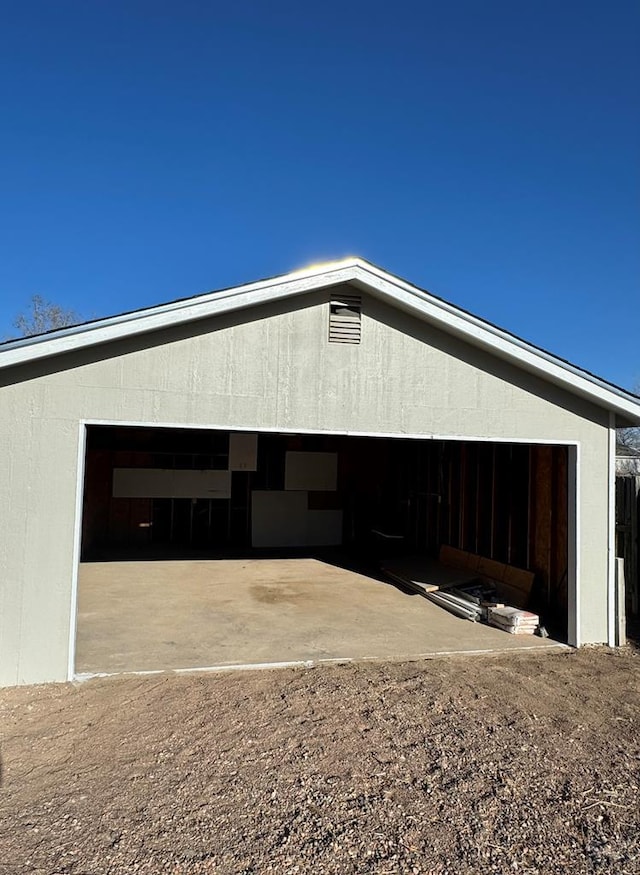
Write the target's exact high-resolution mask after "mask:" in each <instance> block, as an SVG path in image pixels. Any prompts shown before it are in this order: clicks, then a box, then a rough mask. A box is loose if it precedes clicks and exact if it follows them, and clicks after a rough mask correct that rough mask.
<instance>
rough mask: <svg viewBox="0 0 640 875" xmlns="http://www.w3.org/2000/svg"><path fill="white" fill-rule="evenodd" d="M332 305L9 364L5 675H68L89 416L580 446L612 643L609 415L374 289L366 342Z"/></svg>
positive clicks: (2, 548)
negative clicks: (81, 453)
mask: <svg viewBox="0 0 640 875" xmlns="http://www.w3.org/2000/svg"><path fill="white" fill-rule="evenodd" d="M326 300H328V298H327V296H326V294H314V296H312V297H309V298H307V300H306V301H305V302H304V303H305V304H306V305H307V306H300V305H299V304H298V305H296V306H297V307H299V308H298V309H294V310H292V311H290V312H283V311H282V309H281V308H278V307H275V306H271V307H268V306H265V307H262V308H260V309H256V310H254V311H251V312H250V313H249V314H246V315H245V316H244V317H243V316H242V315H236V316H226V317H222V318H220V319H219V320H218V321H211V322H209V323H207V324H204V323H203V324H200V325H199V326H196V327H194V326H192V327H191V328H190V329H187V328H180V329H175V330H172V331H166V332H163V334H162V335H156V336H155V337H152V336H150V337H148V338H146V339H143V338H141V339H138V340H132V341H127V342H126V343H120V344H115V345H113V346H112V347H104V348H99V347H96V348H94V349H93V350H92V351H90V352H88V353H83V354H81V355H80V354H78V355H76V354H70V355H69V356H68V357H67V358H61V359H59V360H58V361H56V360H51V361H50V363H49V364H48V365H47V366H42V365H40V366H33V367H31V368H28V367H23V368H22V369H20V370H17V371H16V372H15V373H14V376H13V379H19V380H20V381H19V382H16V383H13V384H12V383H11V379H12V377H11V374H10V373H7V372H5V376H4V380H5V382H6V383H7V384H6V385H3V386H0V439H1V444H2V451H3V452H2V461H1V463H0V514H1V519H2V524H1V528H0V562H1V563H2V566H1V567H2V619H1V620H0V623H1V625H0V635H1V638H0V683H2V684H12V683H29V682H37V681H44V680H63V679H65V678H66V676H67V661H68V643H69V630H70V605H71V601H72V588H71V587H72V578H73V559H72V557H73V535H74V526H75V522H76V520H75V508H76V482H77V473H76V472H77V469H78V436H79V422H80V420H87V419H89V420H108V421H115V422H136V423H138V422H140V423H166V424H169V423H170V424H176V425H178V424H186V425H200V426H219V427H230V428H233V427H244V428H249V429H256V430H259V429H269V428H270V429H300V430H327V431H339V432H345V431H352V432H366V433H380V434H384V433H389V434H398V433H406V434H424V435H432V434H434V435H440V436H460V437H472V438H490V439H502V440H509V439H525V440H529V441H532V442H535V441H542V440H554V441H561V442H562V441H567V442H573V441H577V442H579V443H580V448H581V449H580V454H581V455H580V458H581V470H580V474H581V477H580V482H581V487H580V499H581V500H580V521H581V533H580V537H581V551H580V559H581V569H582V575H581V609H580V620H581V626H582V635H583V641H585V642H586V641H603V640H605V638H606V577H607V446H608V443H607V441H608V431H607V422H608V419H607V413H606V412H605V411H603V410H600V409H598V408H595V407H593V406H592V405H590V404H588V403H587V402H584V401H581V400H579V399H577V398H574V397H572V396H569V395H568V394H566V393H564V392H562V391H561V390H559V389H556V388H553V387H551V386H547V385H546V384H544V383H543V382H542V381H540V380H538V379H537V378H534V377H531V376H528V375H526V374H524V373H522V372H519V371H517V370H516V369H514V368H513V367H512V366H510V365H508V364H506V363H503V362H500V361H498V360H496V359H494V358H492V357H491V356H489V355H487V354H486V353H481V352H479V351H477V350H474V349H473V348H471V347H469V346H466V345H464V344H462V343H460V342H458V341H454V340H453V339H450V338H448V337H447V336H445V335H444V334H442V333H441V332H438V331H434V330H431V329H429V328H428V327H427V326H425V325H422V324H421V323H418V322H417V321H415V320H414V319H412V318H411V317H409V316H405V315H404V314H402V313H400V312H398V311H395V310H391V309H390V308H388V307H387V306H386V305H383V304H381V303H379V302H376V301H373V300H365V302H364V313H363V324H362V343H361V344H360V345H353V346H350V345H341V344H329V343H328V342H327V331H328V323H327V320H328V307H327V305H326ZM247 317H248V318H247ZM244 319H246V321H243V320H244ZM194 331H195V332H196V333H195V336H189V333H190V332H191V333H193V332H194ZM197 332H202V333H197ZM91 358H94V359H95V360H93V361H92V360H91Z"/></svg>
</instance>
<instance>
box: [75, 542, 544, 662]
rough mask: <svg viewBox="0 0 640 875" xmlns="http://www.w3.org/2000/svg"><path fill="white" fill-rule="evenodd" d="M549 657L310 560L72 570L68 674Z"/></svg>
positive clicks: (526, 641)
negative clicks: (74, 591)
mask: <svg viewBox="0 0 640 875" xmlns="http://www.w3.org/2000/svg"><path fill="white" fill-rule="evenodd" d="M554 646H557V645H555V644H554V643H553V642H550V641H548V640H544V639H541V638H538V637H533V636H517V635H509V634H507V633H506V632H501V631H500V630H498V629H493V628H491V627H489V626H485V625H482V624H479V623H470V622H469V621H467V620H461V619H458V618H457V617H454V616H453V615H451V614H449V613H448V612H446V611H444V610H442V609H441V608H438V607H437V606H436V605H434V604H432V603H431V602H429V601H428V600H427V599H425V598H423V597H422V596H420V595H408V594H406V593H404V592H402V591H401V590H399V589H397V588H396V587H395V586H393V585H391V584H388V583H384V582H381V581H379V580H373V579H371V578H369V577H365V576H363V575H361V574H356V573H354V572H353V571H347V570H345V569H343V568H338V567H336V566H333V565H329V564H327V563H324V562H320V561H318V560H315V559H275V560H274V559H254V560H249V559H245V560H214V561H208V560H207V561H204V560H192V561H163V562H94V563H82V564H81V566H80V575H79V593H78V631H77V644H76V673H77V674H92V673H98V672H106V673H110V672H120V671H150V670H158V669H181V668H185V669H186V668H204V667H214V666H231V665H238V666H240V665H261V664H270V663H283V662H285V663H287V662H306V661H319V660H339V659H366V658H373V659H389V658H394V659H398V658H404V657H407V658H411V657H420V656H428V655H435V654H438V653H451V652H456V653H460V652H474V651H491V650H496V651H504V650H522V649H526V648H532V647H535V648H544V647H554Z"/></svg>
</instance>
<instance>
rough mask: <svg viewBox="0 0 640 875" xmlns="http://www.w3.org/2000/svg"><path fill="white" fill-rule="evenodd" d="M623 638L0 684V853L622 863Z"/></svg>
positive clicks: (383, 869) (632, 667) (408, 864)
mask: <svg viewBox="0 0 640 875" xmlns="http://www.w3.org/2000/svg"><path fill="white" fill-rule="evenodd" d="M639 677H640V652H639V651H638V650H635V649H634V648H632V647H627V648H624V649H621V650H618V651H612V650H609V649H606V648H585V649H582V650H580V651H577V652H573V651H571V652H570V651H567V652H562V653H553V654H552V653H544V654H538V655H528V654H515V653H514V654H509V655H506V656H505V655H501V656H493V657H464V658H455V659H436V660H430V661H427V662H412V663H385V664H374V663H364V664H348V665H344V666H332V667H321V668H314V669H298V670H277V671H264V672H250V673H249V672H247V673H236V674H193V675H156V676H152V677H128V678H125V677H121V678H115V679H113V678H112V679H103V680H94V681H90V682H87V683H85V684H82V685H78V686H72V685H50V686H41V687H31V688H16V689H10V690H3V691H0V732H1V739H2V742H1V748H0V750H1V756H2V785H1V788H0V872H2V873H3V875H5V873H6V875H14V873H15V875H24V873H42V875H45V873H46V875H62V873H70V875H102V873H114V875H115V873H118V875H119V873H127V875H129V873H145V875H155V873H171V875H182V873H189V875H201V873H241V875H258V873H260V875H262V873H312V872H313V873H341V875H342V873H358V875H364V873H438V875H446V873H451V875H453V873H455V875H464V873H474V875H476V873H513V872H516V873H531V875H532V873H556V872H557V873H595V872H597V873H605V872H607V873H608V872H611V873H619V875H625V873H638V872H640V811H639V802H638V800H639V794H638V787H639V785H640V731H639V730H640V725H639V723H640V684H639Z"/></svg>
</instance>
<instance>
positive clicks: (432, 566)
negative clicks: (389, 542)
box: [382, 547, 540, 635]
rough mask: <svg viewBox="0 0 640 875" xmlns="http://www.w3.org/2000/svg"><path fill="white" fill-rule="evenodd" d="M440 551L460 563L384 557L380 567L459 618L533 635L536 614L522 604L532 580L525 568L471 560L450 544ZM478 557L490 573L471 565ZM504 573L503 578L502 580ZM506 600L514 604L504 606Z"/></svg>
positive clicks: (535, 628)
mask: <svg viewBox="0 0 640 875" xmlns="http://www.w3.org/2000/svg"><path fill="white" fill-rule="evenodd" d="M440 554H441V557H442V558H443V559H445V558H446V559H447V560H448V561H453V562H455V563H460V564H454V565H449V564H447V563H445V562H442V561H438V562H436V561H434V560H430V559H425V558H423V557H415V558H409V559H407V558H404V559H395V560H393V559H390V560H385V561H384V563H383V564H382V568H383V570H384V571H385V572H386V574H387V575H388V576H389V577H391V578H392V579H393V580H395V581H397V582H398V583H400V584H402V585H403V586H406V587H408V588H409V589H412V590H414V591H415V592H419V593H420V594H421V595H423V596H424V597H425V598H427V599H429V601H431V602H433V603H434V604H435V605H438V607H440V608H444V609H445V610H447V611H449V612H450V613H452V614H455V615H456V616H458V617H462V618H463V619H465V620H471V621H472V622H474V623H475V622H477V621H478V620H482V621H484V622H487V623H489V624H490V625H491V626H495V627H496V628H497V629H502V631H504V632H509V633H511V634H512V635H533V634H534V633H535V632H536V631H537V629H538V626H539V624H540V618H539V617H538V615H537V614H532V613H530V612H529V611H527V610H524V607H523V606H522V605H523V603H524V602H525V601H526V600H527V598H528V593H529V592H530V589H531V586H532V585H533V574H532V573H531V572H528V571H524V570H522V569H517V568H512V567H511V566H506V565H504V566H503V565H500V563H496V562H493V560H481V559H480V557H475V558H476V559H478V563H476V562H475V561H472V560H474V557H473V556H472V554H467V553H463V552H462V551H460V550H455V549H454V548H452V547H442V549H441V551H440ZM460 557H462V558H460ZM463 560H464V561H463ZM482 562H484V565H485V566H486V570H487V571H488V570H491V571H492V572H493V574H495V575H496V577H491V576H488V575H485V574H482V573H481V572H479V570H473V567H474V566H475V565H476V564H478V565H480V564H482ZM467 566H469V567H467ZM494 566H495V568H494ZM497 578H498V579H497ZM506 578H509V581H510V582H509V584H506V583H505V579H506ZM516 584H518V586H520V590H518V589H517V587H516ZM509 602H511V604H512V605H513V604H514V602H515V605H516V606H509V604H508V603H509ZM518 605H519V606H518Z"/></svg>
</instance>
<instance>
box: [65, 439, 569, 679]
mask: <svg viewBox="0 0 640 875" xmlns="http://www.w3.org/2000/svg"><path fill="white" fill-rule="evenodd" d="M568 484H569V472H568V451H567V447H564V446H548V445H534V444H509V443H488V442H478V441H475V442H474V441H453V440H448V441H443V440H431V439H425V440H422V439H416V438H397V437H364V436H352V435H330V434H304V433H300V434H283V433H270V432H269V433H267V432H261V433H247V432H234V431H227V430H219V429H181V428H160V427H157V428H156V427H144V428H142V427H128V426H127V427H125V426H106V425H91V426H88V427H87V442H86V459H85V482H84V500H83V518H82V543H81V560H82V566H81V574H80V596H81V599H82V587H83V577H84V578H87V576H88V574H89V570H91V573H92V574H93V575H94V577H95V575H98V577H100V581H101V582H100V583H94V584H93V586H95V587H99V588H100V589H101V591H102V593H103V595H104V593H105V592H106V590H105V587H108V581H109V579H110V572H109V570H108V567H109V566H111V567H112V569H115V568H116V565H117V566H118V568H120V567H121V566H122V563H128V564H130V563H132V562H133V563H167V562H173V563H180V569H181V572H180V573H184V569H185V568H186V567H187V566H185V565H184V563H189V562H191V563H198V562H199V563H207V562H208V563H212V562H226V563H227V566H226V567H227V570H230V569H231V567H232V566H231V565H230V564H229V563H234V562H236V563H238V562H240V563H242V562H243V561H244V562H245V572H246V573H245V577H246V578H247V579H248V578H249V577H250V576H251V573H254V574H255V567H253V571H252V572H249V571H248V570H247V569H249V564H248V563H255V562H258V561H260V560H262V561H264V562H267V561H272V562H277V561H284V560H291V561H303V560H309V561H312V562H316V563H322V564H323V565H324V566H326V567H329V568H332V569H334V570H336V573H338V571H339V570H342V571H344V572H348V573H352V574H354V575H356V576H357V577H358V578H362V579H363V580H364V579H365V578H367V579H369V580H372V581H376V582H377V583H378V585H382V586H389V582H388V581H387V582H386V583H382V581H384V580H386V578H385V576H384V573H383V571H382V565H383V563H384V560H385V559H388V558H390V557H407V558H408V557H411V558H412V559H415V558H419V557H420V556H424V557H437V556H438V552H439V550H440V547H441V546H442V545H443V544H448V545H451V546H454V547H457V548H460V549H462V550H465V551H468V552H471V553H475V554H478V555H481V556H484V557H486V558H488V559H493V560H496V561H497V562H501V563H505V564H508V565H510V566H515V567H517V568H525V569H530V570H532V571H534V572H535V585H534V588H533V591H532V593H531V604H530V607H531V609H532V610H534V611H536V612H537V613H540V614H541V615H542V616H543V618H544V622H545V625H546V626H547V628H548V629H549V631H550V632H551V634H552V636H553V637H554V638H555V639H556V640H566V639H567V616H568V578H569V572H568V563H569V537H568V532H569V520H568V510H569V498H568V496H569V488H568ZM105 563H106V565H105V567H102V568H99V566H102V565H103V564H105ZM155 567H156V573H155V574H156V576H160V577H162V579H163V582H162V583H160V582H158V583H157V585H156V587H157V588H156V593H157V595H158V597H159V596H160V594H161V590H162V594H163V596H164V595H166V593H167V588H169V589H171V590H172V591H173V595H177V596H179V594H180V591H181V590H180V586H181V585H180V581H179V579H175V580H173V582H172V581H171V579H170V578H169V579H165V577H164V571H163V573H162V575H158V572H159V569H160V565H159V564H157V565H156V566H155ZM194 567H195V566H194ZM211 567H213V566H211ZM274 567H275V566H274ZM311 567H313V568H315V569H316V570H318V568H319V567H320V566H319V565H316V566H307V571H308V569H309V568H311ZM216 568H217V571H219V570H220V568H221V566H216ZM283 568H284V566H281V567H280V571H279V572H278V573H280V574H283V573H284V571H283ZM141 569H142V566H139V569H138V578H139V579H141V576H143V575H142V571H141ZM263 569H264V566H263ZM170 571H171V569H169V572H170ZM173 571H175V572H178V571H179V569H178V564H175V565H174V566H173ZM241 572H242V564H240V565H238V566H235V567H234V572H233V576H236V575H239V576H238V579H240V578H241V577H242V574H241ZM265 573H266V572H265ZM114 574H115V570H113V571H112V572H111V578H113V576H114ZM127 574H128V572H127ZM323 574H324V572H323ZM126 576H127V575H125V577H126ZM321 576H322V575H321ZM285 577H286V574H285ZM150 578H151V580H153V578H154V574H153V572H152V573H151V575H150ZM135 579H136V578H135V574H134V575H133V576H132V578H131V580H129V581H128V583H127V584H126V586H127V592H128V593H129V595H131V589H132V588H133V589H135V587H136V582H135ZM138 585H139V586H140V587H142V583H140V584H138ZM145 585H146V584H145ZM150 585H151V590H150V592H149V593H147V597H148V598H151V599H152V598H153V583H151V584H150ZM87 586H88V585H87ZM116 588H117V587H116ZM380 591H381V590H380ZM188 597H189V596H188V594H187V593H186V592H185V598H188ZM213 597H214V598H215V593H214V596H213ZM406 600H407V602H408V603H409V602H410V603H411V604H412V605H414V607H413V608H412V610H414V611H415V603H416V600H415V599H412V598H411V597H410V596H408V595H407V597H406ZM161 601H162V599H160V598H158V602H157V605H156V607H157V610H156V611H155V614H156V615H158V614H159V612H160V611H161ZM420 601H424V600H420ZM165 608H166V610H170V611H174V612H175V610H176V608H175V605H174V606H173V607H172V608H168V607H166V606H165ZM310 609H311V608H310ZM94 614H95V612H94ZM78 619H79V623H78V640H79V641H81V640H84V639H86V638H87V637H90V636H88V627H85V628H84V629H83V624H85V623H86V622H88V621H86V620H85V618H84V616H83V611H82V601H81V611H80V614H79V618H78ZM94 619H95V618H94ZM210 619H211V624H212V628H213V626H215V624H216V622H220V620H219V619H218V621H217V620H216V610H215V608H214V607H212V608H211V618H210ZM105 622H106V621H105ZM110 622H111V623H113V618H112V619H111V621H110ZM398 622H402V621H401V620H398ZM468 625H469V626H471V625H472V624H468ZM85 633H87V634H85ZM163 634H165V633H163ZM505 637H507V636H505ZM509 637H514V636H509ZM79 658H80V657H79ZM198 663H199V664H200V665H206V664H207V655H206V654H205V653H203V654H202V659H201V660H198ZM158 667H162V666H158ZM82 668H83V666H82V664H77V669H78V670H82Z"/></svg>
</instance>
